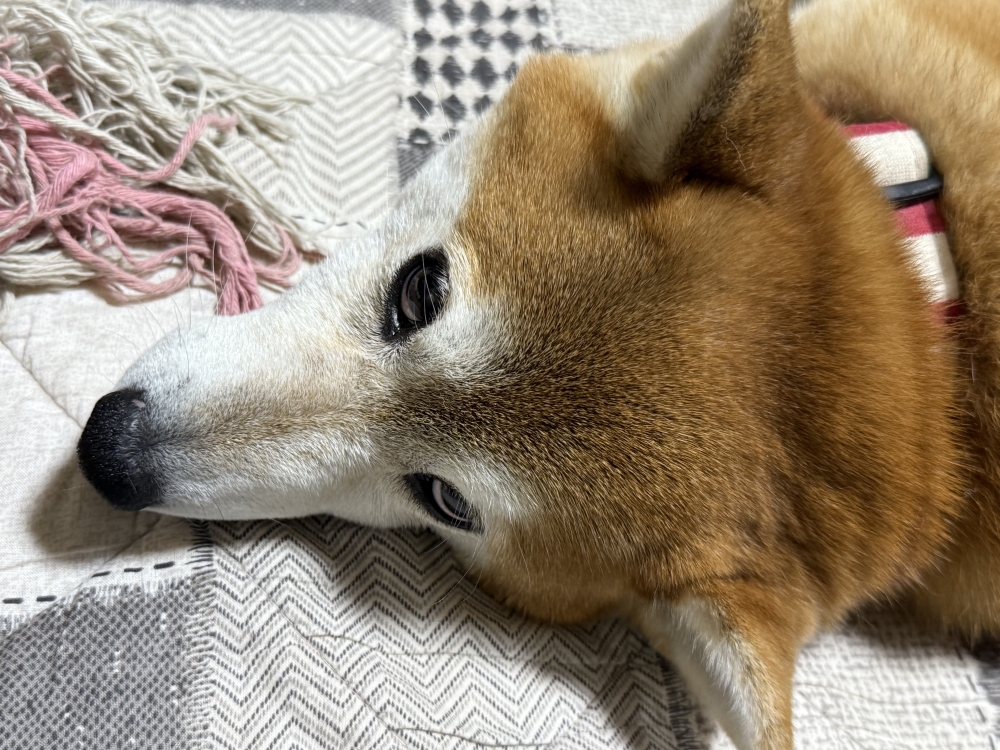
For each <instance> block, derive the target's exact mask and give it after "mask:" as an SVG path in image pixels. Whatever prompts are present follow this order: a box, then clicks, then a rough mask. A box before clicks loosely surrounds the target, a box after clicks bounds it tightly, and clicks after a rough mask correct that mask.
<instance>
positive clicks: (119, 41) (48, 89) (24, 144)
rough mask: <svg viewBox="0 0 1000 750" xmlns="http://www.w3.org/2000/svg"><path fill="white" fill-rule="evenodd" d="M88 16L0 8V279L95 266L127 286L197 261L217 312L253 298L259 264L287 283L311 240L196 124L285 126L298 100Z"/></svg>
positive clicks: (69, 9)
mask: <svg viewBox="0 0 1000 750" xmlns="http://www.w3.org/2000/svg"><path fill="white" fill-rule="evenodd" d="M94 15H95V12H94V9H93V7H90V8H87V9H81V8H80V7H78V6H76V5H73V4H70V5H67V6H66V7H65V8H64V9H62V10H60V9H55V8H43V7H41V6H40V5H39V4H35V3H33V2H24V1H23V0H14V2H13V3H12V4H10V5H9V6H8V8H7V10H5V11H0V285H2V282H6V283H7V284H8V285H15V286H19V287H25V286H70V285H75V284H79V283H81V282H83V281H87V280H93V281H94V282H95V283H98V284H100V285H101V286H102V287H103V288H104V289H106V290H107V292H108V294H109V295H110V296H111V297H112V298H114V299H116V300H127V299H134V298H136V297H137V296H139V297H148V296H156V295H162V294H167V293H170V292H173V291H175V290H177V289H179V288H180V287H182V286H185V285H187V284H188V283H190V281H191V280H192V278H193V277H194V276H195V275H200V276H203V277H205V278H207V279H208V280H209V281H210V282H211V283H212V285H213V286H214V287H215V289H216V290H217V293H218V295H219V305H218V310H219V312H220V313H223V314H234V313H238V312H244V311H246V310H252V309H254V308H256V307H259V306H260V304H261V298H260V291H259V288H258V279H259V280H261V281H264V282H268V283H270V284H273V285H276V286H286V285H287V284H288V283H289V280H290V277H291V276H292V274H294V272H295V271H296V270H297V269H298V267H299V264H300V259H301V252H300V248H302V247H303V246H304V244H305V243H304V242H303V240H302V238H301V237H300V236H299V235H298V232H297V228H296V227H295V226H294V225H293V224H292V223H291V222H290V220H289V219H288V218H287V217H284V216H282V215H281V213H280V212H279V211H278V210H277V209H276V208H275V207H273V206H272V205H271V204H270V203H269V202H268V201H267V200H266V199H265V198H264V197H263V196H262V195H260V193H259V192H258V191H257V190H256V189H255V188H254V186H253V185H252V184H250V183H249V182H248V181H247V180H246V179H245V178H244V177H243V176H242V175H241V174H240V173H239V172H238V171H237V170H236V169H235V168H234V167H233V166H232V165H231V164H230V163H229V161H228V159H227V158H226V157H225V155H224V154H223V152H222V151H221V150H220V149H219V148H218V146H217V145H215V144H214V143H213V142H212V141H210V140H209V139H208V138H204V137H202V135H203V132H204V130H205V129H206V128H209V127H210V128H213V129H215V130H216V131H217V132H220V133H225V132H230V131H232V130H233V129H238V130H239V131H240V132H241V133H242V134H243V135H246V136H248V137H250V138H253V139H255V140H256V141H257V142H259V143H262V141H263V138H264V137H268V138H271V139H276V138H279V139H280V138H283V137H285V135H286V134H285V132H284V131H283V130H282V129H281V126H280V122H279V120H278V115H280V114H281V113H283V112H284V111H285V110H287V108H288V107H289V106H291V105H292V104H293V103H294V102H292V101H290V100H288V99H285V98H282V97H280V96H279V95H277V94H276V93H274V92H270V91H267V90H266V89H259V88H257V87H254V86H251V85H250V84H247V83H245V82H243V81H241V80H240V79H238V78H237V77H236V76H234V75H232V74H230V73H227V72H225V71H221V70H219V69H217V68H214V67H212V66H210V65H208V64H206V63H203V62H200V61H196V60H192V59H190V58H181V57H177V56H175V55H174V53H172V52H171V51H170V50H169V49H168V48H167V46H166V45H165V43H164V42H163V41H162V40H160V39H159V38H158V37H156V35H155V33H154V32H153V31H152V30H151V29H150V28H148V27H147V26H145V25H144V24H143V22H142V21H141V19H136V18H127V17H122V16H120V15H118V16H115V17H111V16H108V15H103V16H101V17H100V18H98V19H92V18H91V16H94ZM96 15H99V16H100V15H101V14H100V13H97V14H96ZM2 35H6V38H4V37H3V36H2ZM43 66H44V67H43ZM74 110H76V111H74ZM78 113H79V114H78ZM154 186H155V188H154ZM220 206H221V208H220ZM55 248H58V249H55ZM251 251H253V252H252V253H251ZM170 270H172V271H173V272H172V273H170Z"/></svg>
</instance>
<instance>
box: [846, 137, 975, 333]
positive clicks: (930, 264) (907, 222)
mask: <svg viewBox="0 0 1000 750" xmlns="http://www.w3.org/2000/svg"><path fill="white" fill-rule="evenodd" d="M844 132H845V134H846V135H847V137H848V138H849V139H850V144H851V147H852V148H853V149H854V152H855V153H856V154H857V155H858V156H859V157H860V158H861V159H862V160H863V161H864V162H865V163H866V164H867V165H868V168H869V169H870V170H871V172H872V176H873V177H874V178H875V184H876V185H878V187H880V188H881V189H882V194H883V195H884V196H885V197H886V200H888V201H889V202H890V203H891V204H892V205H893V207H894V208H895V209H896V221H897V224H898V226H899V229H900V231H901V232H902V234H903V237H904V238H905V243H906V248H907V250H908V251H909V254H910V259H911V261H912V262H913V265H914V268H915V269H916V270H917V272H918V274H919V275H920V278H921V279H922V280H923V282H924V287H925V288H926V290H927V295H928V298H929V301H930V303H931V305H932V306H933V309H934V312H935V315H936V316H937V317H938V319H939V320H940V321H941V322H950V321H952V320H954V319H955V318H957V317H958V316H959V315H960V314H961V299H960V297H959V291H958V276H957V274H956V273H955V264H954V262H953V260H952V257H951V250H950V249H949V247H948V238H947V236H946V234H945V226H944V222H943V221H942V220H941V215H940V214H939V213H938V209H937V203H936V199H937V198H938V196H939V195H940V192H941V185H942V183H941V176H940V175H938V173H937V172H936V171H935V170H934V167H933V165H932V164H931V157H930V152H929V151H928V149H927V144H925V143H924V141H923V139H922V138H921V137H920V135H919V134H918V133H917V132H916V131H915V130H913V129H912V128H910V127H908V126H906V125H904V124H903V123H901V122H877V123H867V124H862V125H847V126H845V127H844Z"/></svg>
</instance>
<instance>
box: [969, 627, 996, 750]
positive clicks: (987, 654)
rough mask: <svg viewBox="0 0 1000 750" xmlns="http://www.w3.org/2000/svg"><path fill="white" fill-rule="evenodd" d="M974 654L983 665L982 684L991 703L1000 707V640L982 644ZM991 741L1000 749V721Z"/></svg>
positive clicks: (975, 649)
mask: <svg viewBox="0 0 1000 750" xmlns="http://www.w3.org/2000/svg"><path fill="white" fill-rule="evenodd" d="M972 653H973V654H974V655H975V657H976V658H977V659H979V661H980V664H982V678H981V679H982V684H983V687H984V688H985V689H986V694H987V695H988V696H989V699H990V702H992V703H993V704H995V705H997V706H1000V640H991V641H985V642H983V643H980V644H978V645H977V646H976V648H974V649H973V651H972ZM991 739H992V742H993V743H994V747H997V748H1000V719H998V721H997V726H996V728H995V729H994V736H993V737H992V738H991Z"/></svg>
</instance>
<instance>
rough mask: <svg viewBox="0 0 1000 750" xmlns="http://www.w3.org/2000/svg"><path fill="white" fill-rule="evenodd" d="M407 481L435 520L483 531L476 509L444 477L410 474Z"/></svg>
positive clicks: (421, 504) (423, 506)
mask: <svg viewBox="0 0 1000 750" xmlns="http://www.w3.org/2000/svg"><path fill="white" fill-rule="evenodd" d="M406 482H407V484H409V485H410V488H411V489H412V490H413V495H414V497H415V498H416V499H417V502H418V503H419V504H420V506H421V507H422V508H423V509H424V510H426V511H427V512H428V513H430V514H431V516H433V517H434V519H435V520H437V521H440V522H441V523H443V524H446V525H447V526H453V527H454V528H456V529H461V530H463V531H482V525H481V524H480V522H479V516H478V515H477V514H476V511H475V509H474V508H473V507H472V506H471V505H469V503H468V502H467V501H466V499H465V498H464V497H462V495H461V493H460V492H459V491H458V490H456V489H455V488H454V487H452V486H451V485H450V484H448V483H447V482H445V481H444V480H443V479H439V478H438V477H433V476H430V475H429V474H410V475H409V476H407V477H406Z"/></svg>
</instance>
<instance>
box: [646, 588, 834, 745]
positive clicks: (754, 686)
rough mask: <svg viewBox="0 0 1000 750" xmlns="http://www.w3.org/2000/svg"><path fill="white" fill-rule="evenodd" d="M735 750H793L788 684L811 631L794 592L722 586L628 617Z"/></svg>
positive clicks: (812, 620) (810, 618) (810, 617)
mask: <svg viewBox="0 0 1000 750" xmlns="http://www.w3.org/2000/svg"><path fill="white" fill-rule="evenodd" d="M633 619H634V620H635V622H636V624H637V625H639V627H640V628H642V630H643V632H644V633H645V635H646V637H647V638H649V640H650V642H651V643H652V644H653V646H654V647H655V648H656V649H657V650H658V651H660V652H661V653H662V654H663V655H664V656H666V657H667V658H668V659H669V660H670V661H671V662H672V663H673V664H674V666H676V667H677V669H678V671H680V673H681V675H682V676H683V677H684V679H685V680H686V682H687V684H688V687H689V688H690V689H691V691H692V692H693V693H694V694H695V696H696V697H697V698H698V701H699V703H700V704H701V707H702V710H704V711H705V713H706V714H707V715H708V716H709V717H710V718H712V719H714V720H715V721H717V722H719V724H720V725H722V728H723V729H725V731H726V734H728V735H729V738H730V739H731V740H732V741H733V744H734V745H735V746H736V747H737V748H739V750H793V743H792V676H793V673H794V671H795V659H796V656H797V655H798V651H799V648H800V646H801V644H802V643H804V642H805V640H806V639H808V638H809V637H810V636H811V635H812V633H813V631H814V630H815V627H816V616H815V614H814V612H813V611H812V607H811V606H810V605H809V604H808V602H806V601H803V600H802V599H801V598H800V597H799V596H797V595H796V592H789V591H781V590H777V589H773V588H770V587H767V586H765V585H761V584H758V583H755V582H752V581H735V582H733V581H726V582H722V583H717V584H713V585H710V586H708V587H704V588H702V589H700V590H698V591H696V592H692V593H690V594H688V595H685V596H682V597H680V598H678V599H672V600H669V601H652V602H648V603H647V604H645V605H642V606H640V607H639V608H638V609H637V610H635V611H634V613H633Z"/></svg>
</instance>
